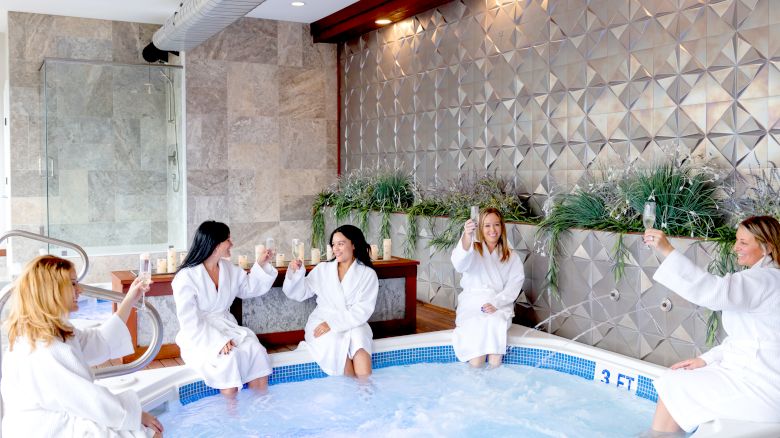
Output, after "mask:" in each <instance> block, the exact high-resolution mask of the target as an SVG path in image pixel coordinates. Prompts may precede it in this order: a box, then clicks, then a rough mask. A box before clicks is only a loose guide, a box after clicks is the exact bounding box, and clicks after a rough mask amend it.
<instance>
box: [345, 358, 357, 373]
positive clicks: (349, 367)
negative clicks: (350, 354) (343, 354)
mask: <svg viewBox="0 0 780 438" xmlns="http://www.w3.org/2000/svg"><path fill="white" fill-rule="evenodd" d="M344 375H345V376H347V377H355V366H354V365H353V364H352V359H350V358H347V361H346V363H344Z"/></svg>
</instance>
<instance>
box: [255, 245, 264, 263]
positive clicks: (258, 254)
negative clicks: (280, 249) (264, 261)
mask: <svg viewBox="0 0 780 438" xmlns="http://www.w3.org/2000/svg"><path fill="white" fill-rule="evenodd" d="M264 252H265V245H263V244H262V243H261V244H259V245H255V260H259V259H260V257H261V256H262V255H263V253H264Z"/></svg>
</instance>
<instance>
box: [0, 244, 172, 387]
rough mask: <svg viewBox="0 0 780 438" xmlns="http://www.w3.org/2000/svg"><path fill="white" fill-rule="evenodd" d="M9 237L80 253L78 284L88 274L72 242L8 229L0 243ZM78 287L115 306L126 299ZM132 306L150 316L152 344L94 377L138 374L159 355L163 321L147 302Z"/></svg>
mask: <svg viewBox="0 0 780 438" xmlns="http://www.w3.org/2000/svg"><path fill="white" fill-rule="evenodd" d="M8 237H26V238H28V239H32V240H37V241H40V242H46V243H53V244H55V245H59V246H64V247H68V248H73V249H74V250H75V251H76V252H78V253H79V255H81V258H82V259H84V267H83V268H82V271H81V272H80V273H79V274H78V279H79V281H81V279H82V278H84V276H85V275H86V274H87V269H88V268H89V258H88V257H87V253H86V252H85V251H84V250H83V249H82V248H81V247H80V246H78V245H76V244H75V243H72V242H66V241H64V240H59V239H54V238H52V237H48V236H41V235H40V234H34V233H29V232H27V231H21V230H11V231H8V232H7V233H4V234H3V235H0V243H2V242H3V241H4V240H5V239H7V238H8ZM81 287H82V289H83V292H82V293H83V294H84V295H86V296H89V297H94V298H100V299H103V300H109V301H114V302H117V303H120V302H122V300H124V298H125V296H124V295H123V294H121V293H119V292H116V291H113V290H108V289H103V288H100V287H95V286H89V285H81ZM11 289H13V283H9V284H7V285H5V286H4V287H3V289H2V290H0V314H2V312H3V308H5V305H6V303H7V302H8V299H9V298H10V297H11ZM133 307H135V308H136V309H139V310H143V311H145V312H147V313H148V314H149V316H150V317H151V320H152V339H151V342H150V343H149V347H148V348H147V349H146V351H145V352H144V353H143V354H142V355H141V356H140V357H138V358H137V359H136V360H134V361H132V362H130V363H128V364H122V365H115V366H110V367H106V368H100V369H98V370H96V371H95V377H96V378H106V377H114V376H121V375H123V374H130V373H133V372H136V371H139V370H141V369H143V368H146V366H147V365H149V363H151V362H152V361H153V360H154V358H155V356H157V353H159V352H160V347H162V334H163V325H162V319H160V314H159V313H158V312H157V309H155V308H154V306H152V305H151V304H149V303H148V302H147V303H145V305H144V306H142V305H141V304H139V303H136V304H135V305H134V306H133ZM0 350H1V349H0ZM2 359H3V358H2V351H0V364H2ZM0 378H2V374H1V373H0Z"/></svg>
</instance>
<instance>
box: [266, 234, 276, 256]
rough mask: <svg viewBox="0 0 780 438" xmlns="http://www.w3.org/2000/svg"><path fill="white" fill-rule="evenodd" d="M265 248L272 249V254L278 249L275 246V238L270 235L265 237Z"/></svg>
mask: <svg viewBox="0 0 780 438" xmlns="http://www.w3.org/2000/svg"><path fill="white" fill-rule="evenodd" d="M265 249H267V250H270V251H271V254H273V253H274V252H275V251H276V247H275V246H274V238H273V237H269V238H267V239H265Z"/></svg>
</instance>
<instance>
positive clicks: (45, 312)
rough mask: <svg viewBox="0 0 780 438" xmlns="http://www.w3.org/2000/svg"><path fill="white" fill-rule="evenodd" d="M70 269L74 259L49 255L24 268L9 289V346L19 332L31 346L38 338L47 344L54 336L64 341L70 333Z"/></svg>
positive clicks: (71, 296) (71, 327)
mask: <svg viewBox="0 0 780 438" xmlns="http://www.w3.org/2000/svg"><path fill="white" fill-rule="evenodd" d="M72 270H73V263H71V262H69V261H67V260H65V259H61V258H59V257H54V256H51V255H45V256H40V257H37V258H35V259H33V260H32V261H31V262H30V263H29V264H28V265H27V266H26V267H25V268H24V272H22V275H21V276H20V277H19V278H18V279H17V280H16V283H15V284H14V288H13V291H12V292H11V298H12V299H13V305H12V307H11V313H10V315H9V316H8V320H7V321H6V327H7V329H8V342H9V350H13V348H14V342H15V341H16V338H18V337H20V336H24V337H26V338H27V339H28V340H29V341H30V346H31V348H32V349H35V343H36V342H37V341H44V342H46V345H49V344H51V342H52V341H53V340H54V339H55V338H56V339H61V340H62V341H65V340H66V339H67V338H69V337H71V336H73V334H74V329H73V326H72V325H70V323H69V322H68V312H69V310H70V304H71V303H72V302H73V293H74V291H73V284H72V283H71V281H72V280H71V278H70V272H71V271H72Z"/></svg>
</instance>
